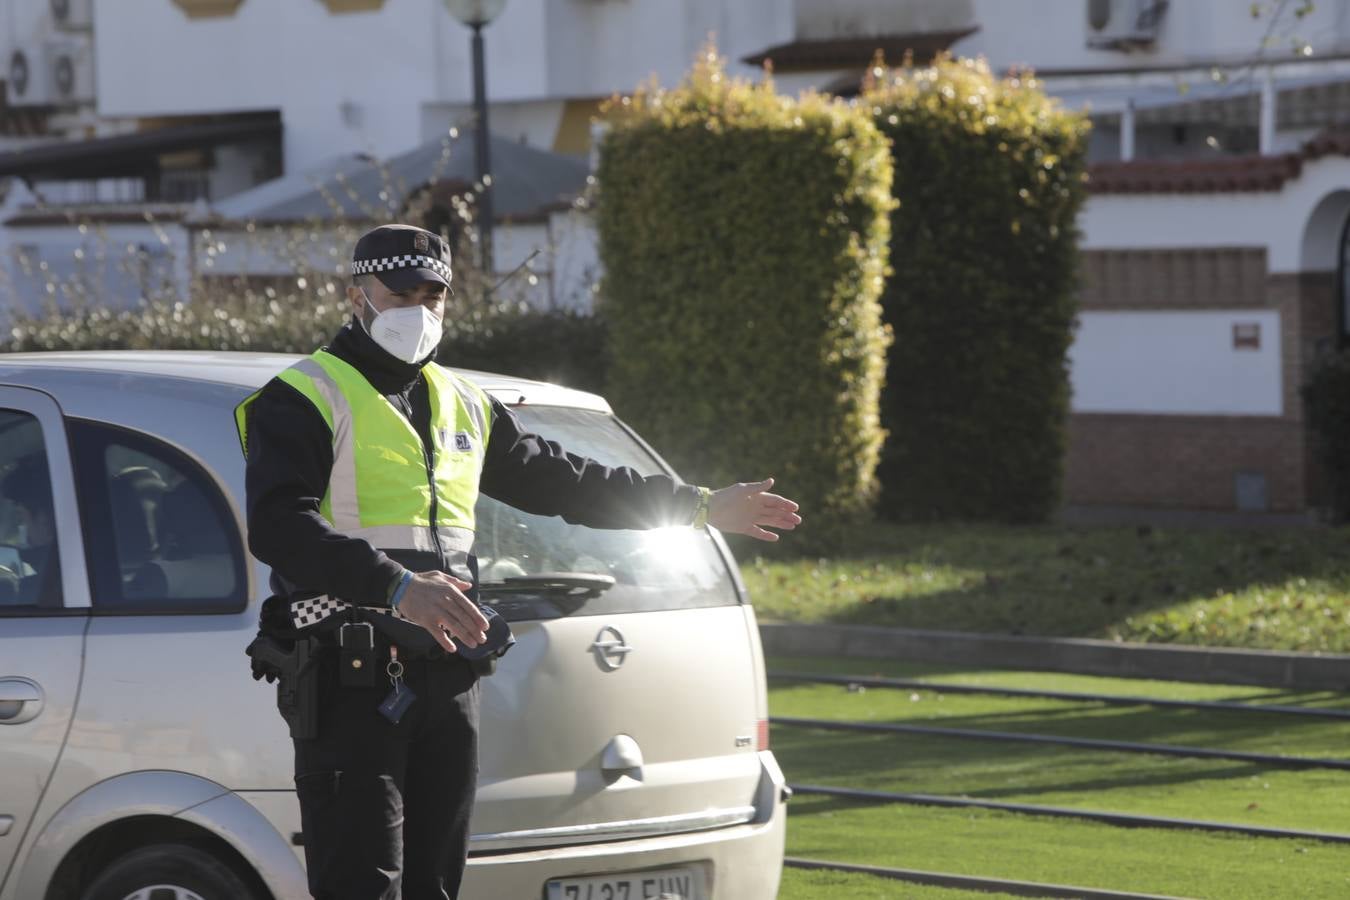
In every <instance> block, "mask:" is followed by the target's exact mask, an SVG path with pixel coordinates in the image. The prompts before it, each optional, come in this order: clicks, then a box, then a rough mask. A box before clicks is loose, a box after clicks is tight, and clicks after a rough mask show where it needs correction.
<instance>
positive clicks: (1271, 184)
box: [1088, 131, 1350, 194]
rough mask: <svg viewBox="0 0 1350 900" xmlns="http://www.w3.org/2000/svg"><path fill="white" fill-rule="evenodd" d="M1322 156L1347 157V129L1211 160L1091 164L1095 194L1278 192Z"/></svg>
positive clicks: (1091, 185)
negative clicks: (1264, 151)
mask: <svg viewBox="0 0 1350 900" xmlns="http://www.w3.org/2000/svg"><path fill="white" fill-rule="evenodd" d="M1323 156H1350V131H1329V132H1323V133H1322V134H1320V135H1318V136H1317V137H1315V138H1313V139H1312V140H1310V141H1308V142H1307V143H1306V144H1304V145H1303V147H1302V148H1301V149H1300V150H1298V151H1296V152H1294V153H1281V154H1278V155H1274V156H1259V155H1256V154H1252V155H1249V156H1225V157H1217V158H1214V159H1186V160H1133V161H1131V162H1106V163H1097V164H1096V165H1094V166H1092V167H1091V168H1090V169H1089V173H1088V190H1090V191H1091V192H1092V193H1094V194H1215V193H1238V192H1251V191H1278V190H1279V189H1280V188H1282V187H1284V184H1285V182H1288V181H1291V180H1293V179H1295V178H1297V177H1298V176H1299V173H1300V172H1302V171H1303V164H1304V163H1306V162H1308V161H1309V160H1313V159H1318V158H1320V157H1323Z"/></svg>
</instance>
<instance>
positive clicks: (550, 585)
mask: <svg viewBox="0 0 1350 900" xmlns="http://www.w3.org/2000/svg"><path fill="white" fill-rule="evenodd" d="M612 587H614V578H613V577H611V576H609V575H596V574H593V573H591V572H540V573H539V574H538V575H512V576H508V577H506V578H503V579H502V580H501V581H483V582H479V584H478V590H479V591H481V592H483V593H485V594H523V593H560V594H566V595H568V596H570V597H578V598H579V597H598V596H600V595H601V594H603V593H604V592H605V591H607V590H609V589H610V588H612Z"/></svg>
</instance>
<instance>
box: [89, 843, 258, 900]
mask: <svg viewBox="0 0 1350 900" xmlns="http://www.w3.org/2000/svg"><path fill="white" fill-rule="evenodd" d="M80 900H257V894H255V893H254V892H253V890H251V889H250V888H249V887H248V885H247V884H245V883H244V880H243V879H242V878H240V877H239V876H238V875H237V874H235V872H234V870H233V869H231V868H230V867H229V866H227V865H225V864H224V863H223V862H221V861H220V860H219V859H217V858H216V857H214V856H212V855H211V854H210V853H207V852H205V851H203V850H198V849H197V848H196V847H189V846H187V845H186V844H155V845H153V846H150V847H142V848H140V849H139V850H133V851H131V852H130V853H128V854H126V855H125V856H121V857H118V858H117V859H116V860H114V861H113V862H112V863H111V864H110V865H109V866H108V867H107V868H106V869H104V870H103V871H102V872H100V873H99V876H98V877H97V878H95V879H94V881H93V883H92V884H90V885H89V887H88V888H86V889H85V891H84V893H83V894H82V895H81V898H80Z"/></svg>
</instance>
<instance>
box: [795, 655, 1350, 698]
mask: <svg viewBox="0 0 1350 900" xmlns="http://www.w3.org/2000/svg"><path fill="white" fill-rule="evenodd" d="M768 670H769V671H770V672H816V673H824V674H832V675H871V676H880V677H885V678H912V679H924V680H925V681H932V682H935V683H938V684H946V683H950V684H970V685H981V686H994V687H1006V688H1020V689H1023V690H1047V691H1074V692H1077V693H1082V694H1108V695H1113V696H1118V697H1141V696H1142V697H1157V698H1159V699H1164V700H1206V701H1209V700H1222V701H1224V702H1227V703H1257V704H1267V705H1272V706H1309V707H1321V708H1326V709H1339V710H1346V711H1350V694H1347V693H1345V692H1341V691H1318V690H1286V689H1283V688H1269V687H1253V686H1248V685H1238V684H1201V683H1197V682H1185V681H1155V680H1150V679H1145V678H1110V677H1107V676H1102V675H1069V674H1064V673H1060V672H1015V671H1002V670H977V669H972V668H970V667H969V666H961V665H944V664H942V663H926V662H909V661H907V660H898V659H865V658H857V659H835V658H825V657H819V656H775V657H771V658H770V659H769V660H768ZM784 683H785V682H784Z"/></svg>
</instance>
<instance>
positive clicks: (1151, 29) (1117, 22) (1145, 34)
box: [1087, 0, 1167, 50]
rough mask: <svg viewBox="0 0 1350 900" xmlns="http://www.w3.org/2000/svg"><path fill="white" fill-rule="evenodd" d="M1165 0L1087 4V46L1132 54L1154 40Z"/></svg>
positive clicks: (1107, 0) (1093, 1)
mask: <svg viewBox="0 0 1350 900" xmlns="http://www.w3.org/2000/svg"><path fill="white" fill-rule="evenodd" d="M1166 13H1167V0H1087V45H1088V46H1089V47H1093V48H1095V49H1098V50H1132V49H1134V48H1136V47H1144V46H1148V45H1149V44H1152V43H1153V42H1154V41H1156V40H1157V39H1158V32H1159V31H1160V30H1161V28H1162V20H1163V16H1164V15H1165V14H1166Z"/></svg>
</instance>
